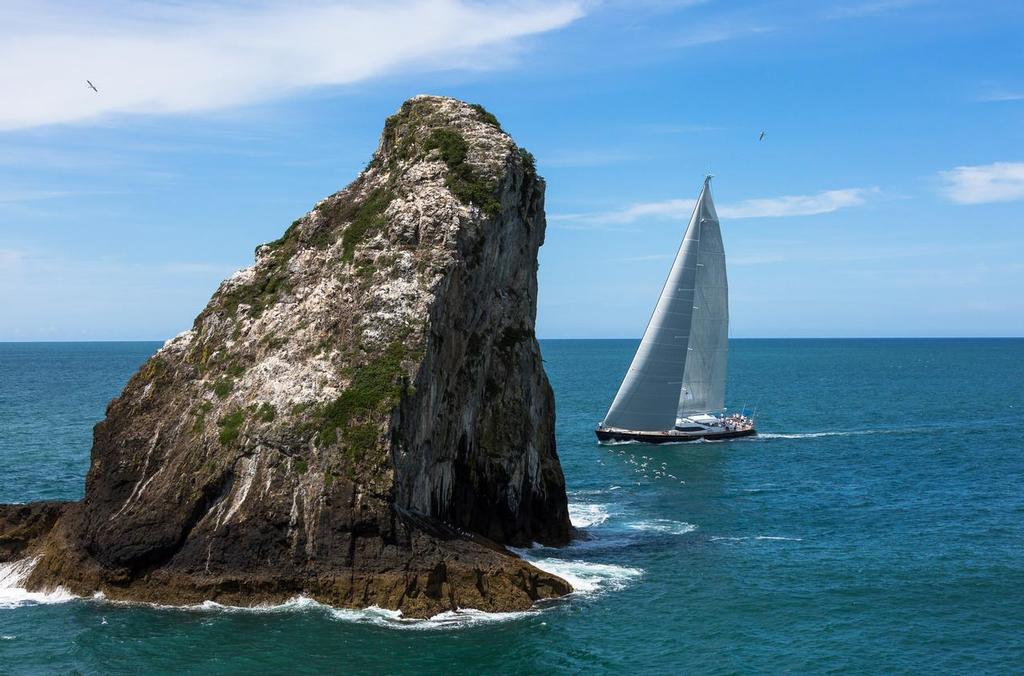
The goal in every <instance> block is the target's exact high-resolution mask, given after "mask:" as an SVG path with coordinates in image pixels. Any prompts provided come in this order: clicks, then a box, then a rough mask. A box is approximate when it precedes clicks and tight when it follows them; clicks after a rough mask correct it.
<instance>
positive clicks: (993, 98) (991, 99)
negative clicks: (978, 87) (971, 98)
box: [977, 88, 1024, 103]
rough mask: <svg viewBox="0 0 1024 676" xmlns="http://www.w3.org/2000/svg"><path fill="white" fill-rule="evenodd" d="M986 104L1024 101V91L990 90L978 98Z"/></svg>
mask: <svg viewBox="0 0 1024 676" xmlns="http://www.w3.org/2000/svg"><path fill="white" fill-rule="evenodd" d="M977 100H978V101H983V102H985V103H1003V102H1006V101H1024V91H1020V90H1012V89H1001V88H1000V89H990V90H988V91H987V92H985V93H984V94H981V95H980V96H978V97H977Z"/></svg>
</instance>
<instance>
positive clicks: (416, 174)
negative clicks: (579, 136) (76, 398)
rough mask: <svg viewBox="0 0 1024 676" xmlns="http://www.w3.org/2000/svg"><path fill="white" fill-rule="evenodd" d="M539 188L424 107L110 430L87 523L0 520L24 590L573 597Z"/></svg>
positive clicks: (397, 600) (89, 488) (305, 221)
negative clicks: (558, 564) (539, 306)
mask: <svg viewBox="0 0 1024 676" xmlns="http://www.w3.org/2000/svg"><path fill="white" fill-rule="evenodd" d="M544 229H545V217H544V182H543V180H542V179H541V178H540V177H539V176H538V175H537V172H536V169H535V167H534V163H533V158H532V156H531V155H530V154H529V153H528V152H527V151H525V150H524V149H522V148H519V147H518V146H517V145H516V144H515V143H514V142H513V140H512V139H511V137H509V135H508V134H506V133H505V132H504V131H503V130H502V129H501V126H500V125H499V123H498V121H497V120H496V119H495V118H494V116H493V115H491V114H490V113H488V112H487V111H486V110H484V109H483V108H482V107H480V106H473V105H469V104H466V103H463V102H461V101H457V100H454V99H450V98H442V97H434V96H419V97H416V98H413V99H411V100H409V101H407V102H406V103H404V104H403V105H402V107H401V109H400V111H399V112H398V113H397V114H395V115H393V116H392V117H390V118H388V120H387V123H386V125H385V127H384V132H383V135H382V137H381V140H380V144H379V146H378V147H377V150H376V152H375V153H374V156H373V159H372V160H371V162H370V163H369V165H368V166H367V167H366V168H365V170H364V171H363V172H362V173H360V175H359V176H358V177H357V178H356V179H355V181H354V182H352V184H351V185H349V186H348V187H347V188H345V189H344V190H342V191H340V192H338V193H336V194H334V195H331V196H330V197H327V198H326V199H324V200H322V201H321V202H319V203H318V204H317V205H316V206H315V207H314V208H313V210H312V211H310V212H309V213H307V214H306V215H305V216H303V217H302V218H300V219H299V220H297V221H295V222H294V223H293V224H292V225H291V227H289V228H288V229H287V231H286V232H285V233H284V234H283V236H282V237H281V238H280V239H278V240H275V241H273V242H270V243H268V244H263V245H261V246H260V247H258V248H257V249H256V260H255V264H254V265H253V266H251V267H249V268H246V269H244V270H241V271H239V272H237V273H235V274H234V275H233V276H232V277H230V278H229V279H227V280H225V281H224V282H223V283H222V284H221V286H220V288H219V289H218V290H217V291H216V293H215V294H214V295H213V297H212V298H211V300H210V302H209V304H208V305H207V306H206V308H205V309H204V310H203V311H202V312H201V313H200V314H199V316H198V317H197V318H196V320H195V323H194V324H193V326H192V328H191V329H189V330H188V331H185V332H184V333H182V334H180V335H178V336H177V337H175V338H173V339H172V340H170V341H168V342H167V343H166V344H165V345H164V346H163V348H161V349H160V350H159V351H158V352H157V353H156V354H155V355H154V356H153V357H152V358H150V359H149V360H148V361H147V362H146V363H145V364H144V365H143V366H142V367H141V368H140V369H139V371H138V372H137V373H135V374H134V375H133V376H132V378H131V379H130V381H129V382H128V384H127V385H126V387H125V389H124V391H123V392H122V394H121V395H120V396H119V397H118V398H117V399H115V400H113V401H112V402H111V403H110V404H109V405H108V407H107V411H106V417H105V419H104V420H103V421H102V422H100V423H99V424H97V425H96V428H95V431H94V440H93V447H92V458H91V466H90V469H89V473H88V477H87V479H86V489H85V497H84V499H83V500H82V501H81V502H76V503H35V504H32V505H9V506H0V561H3V560H7V561H12V560H22V561H24V562H25V566H26V568H25V570H26V571H28V570H30V571H31V572H29V573H27V575H26V577H25V579H24V581H23V584H24V586H26V587H28V588H30V589H35V590H43V589H50V588H54V587H56V586H58V585H59V586H62V587H64V588H66V589H68V590H69V591H71V592H74V593H77V594H92V593H95V592H102V593H103V594H104V595H105V596H106V597H107V598H110V599H118V600H136V601H147V602H159V603H171V604H190V603H197V602H201V601H203V600H207V599H212V600H215V601H218V602H221V603H225V604H232V605H253V604H258V603H274V602H280V601H284V600H286V599H288V598H290V597H293V596H295V595H298V594H302V595H305V596H308V597H311V598H313V599H316V600H318V601H321V602H324V603H327V604H330V605H334V606H341V607H367V606H372V605H376V606H380V607H383V608H390V609H398V610H401V611H402V612H403V614H404V615H406V616H409V617H426V616H430V615H434V614H436V613H439V612H442V611H446V610H453V609H457V608H478V609H482V610H486V611H510V610H521V609H524V608H527V607H529V606H530V605H531V604H532V603H534V602H535V601H537V600H539V599H545V598H550V597H557V596H561V595H564V594H566V593H568V592H570V591H571V588H570V586H569V585H568V584H567V583H566V582H565V581H564V580H562V579H560V578H558V577H555V576H553V575H551V574H548V573H546V572H544V571H541V570H539V569H537V568H535V567H534V566H532V565H530V564H529V563H527V562H525V561H523V560H522V559H520V558H519V557H517V556H515V555H514V554H512V553H510V552H509V551H508V550H507V549H506V548H505V546H506V545H512V546H525V545H529V544H531V543H533V542H540V543H544V544H547V545H563V544H566V543H567V542H568V541H569V539H570V536H571V526H570V523H569V518H568V510H567V504H566V494H565V485H564V479H563V476H562V469H561V466H560V464H559V461H558V456H557V454H556V451H555V440H554V400H553V395H552V391H551V387H550V386H549V384H548V380H547V377H546V376H545V373H544V368H543V365H542V362H541V355H540V350H539V347H538V344H537V341H536V339H535V337H534V319H535V314H536V300H537V278H536V270H537V252H538V248H539V247H540V245H541V243H542V242H543V239H544Z"/></svg>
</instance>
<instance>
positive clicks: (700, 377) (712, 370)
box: [679, 180, 729, 417]
mask: <svg viewBox="0 0 1024 676" xmlns="http://www.w3.org/2000/svg"><path fill="white" fill-rule="evenodd" d="M701 196H702V197H703V199H702V200H700V201H699V202H698V208H700V209H701V210H702V213H701V215H700V217H699V218H698V220H697V223H696V226H697V233H696V235H695V236H696V238H697V245H696V248H697V270H696V276H695V283H694V294H693V318H692V320H691V322H690V344H689V349H688V350H687V353H686V368H685V370H684V371H683V389H682V391H681V392H680V393H679V416H680V417H685V416H687V415H692V414H695V413H709V412H712V411H720V410H722V409H724V408H725V366H726V362H727V351H728V348H729V283H728V281H727V279H726V274H725V247H724V246H723V245H722V231H721V230H720V229H719V225H718V214H717V213H715V205H714V203H713V202H712V201H711V189H710V185H709V183H708V181H707V180H705V182H704V190H703V191H702V192H701ZM692 226H693V222H692V219H691V227H692ZM687 236H691V235H687Z"/></svg>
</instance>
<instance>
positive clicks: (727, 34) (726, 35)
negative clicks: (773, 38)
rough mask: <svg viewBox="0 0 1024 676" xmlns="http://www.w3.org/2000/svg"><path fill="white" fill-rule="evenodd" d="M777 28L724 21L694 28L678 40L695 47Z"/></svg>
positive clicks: (677, 41) (686, 45)
mask: <svg viewBox="0 0 1024 676" xmlns="http://www.w3.org/2000/svg"><path fill="white" fill-rule="evenodd" d="M775 30H777V28H776V27H774V26H768V25H764V24H761V23H754V24H746V25H744V24H742V23H737V22H729V23H723V24H720V25H709V26H701V27H698V28H695V29H692V30H690V31H688V32H686V33H684V34H683V35H680V36H679V38H678V39H677V40H676V45H677V46H679V47H695V46H697V45H709V44H712V43H715V42H725V41H726V40H734V39H736V38H745V37H748V36H751V35H759V34H762V33H771V32H773V31H775Z"/></svg>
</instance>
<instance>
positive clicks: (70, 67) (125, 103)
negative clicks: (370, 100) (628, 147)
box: [0, 0, 583, 129]
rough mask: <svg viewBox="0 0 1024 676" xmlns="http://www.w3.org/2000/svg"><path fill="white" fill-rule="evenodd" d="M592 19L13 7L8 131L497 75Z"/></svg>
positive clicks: (477, 12)
mask: <svg viewBox="0 0 1024 676" xmlns="http://www.w3.org/2000/svg"><path fill="white" fill-rule="evenodd" d="M582 15H583V8H582V4H581V3H580V2H576V1H574V0H558V1H555V2H539V1H535V2H530V3H527V4H525V5H523V4H516V3H511V2H504V3H486V4H484V3H476V2H470V1H469V0H402V1H401V2H397V3H388V4H387V5H385V3H367V4H354V3H351V2H339V1H336V0H335V1H326V0H319V1H317V0H310V1H307V2H302V3H286V2H282V1H281V0H272V1H265V2H262V3H258V4H256V5H255V6H247V5H245V4H244V3H235V2H216V3H212V4H208V5H201V6H198V7H197V6H190V5H187V4H185V3H177V2H175V3H167V4H160V3H140V4H136V3H131V2H128V1H127V0H119V1H116V2H110V3H106V4H105V5H91V6H89V7H86V6H84V5H80V4H78V3H71V2H65V3H55V2H37V3H35V4H33V3H24V2H22V3H17V2H16V3H14V4H11V5H7V6H5V7H4V8H2V9H0V81H2V82H3V83H4V105H3V106H0V129H15V128H24V127H33V126H39V125H45V124H53V123H61V122H74V121H80V120H91V119H95V118H98V117H101V116H104V115H108V114H111V113H157V114H163V113H188V112H196V111H209V110H215V109H220V108H225V107H230V106H236V105H241V104H246V103H253V102H259V101H264V100H268V99H272V98H277V97H281V96H285V95H287V94H290V93H292V92H294V91H296V90H300V89H306V88H310V87H315V86H321V85H342V84H351V83H355V82H360V81H364V80H367V79H370V78H374V77H378V76H382V75H386V74H389V73H393V72H397V71H399V70H400V69H404V70H409V69H451V68H463V69H481V68H488V67H491V66H495V65H500V64H504V63H507V50H504V51H503V49H502V48H503V47H511V46H513V45H514V44H515V42H516V41H517V40H518V39H520V38H523V37H525V36H529V35H533V34H537V33H541V32H545V31H550V30H553V29H557V28H560V27H562V26H565V25H567V24H569V23H571V22H572V21H574V20H575V19H577V18H579V17H580V16H582ZM86 79H89V80H91V81H92V82H93V83H94V84H96V86H97V87H98V88H99V93H96V92H93V91H92V90H90V89H89V88H88V87H87V86H86V84H85V80H86Z"/></svg>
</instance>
